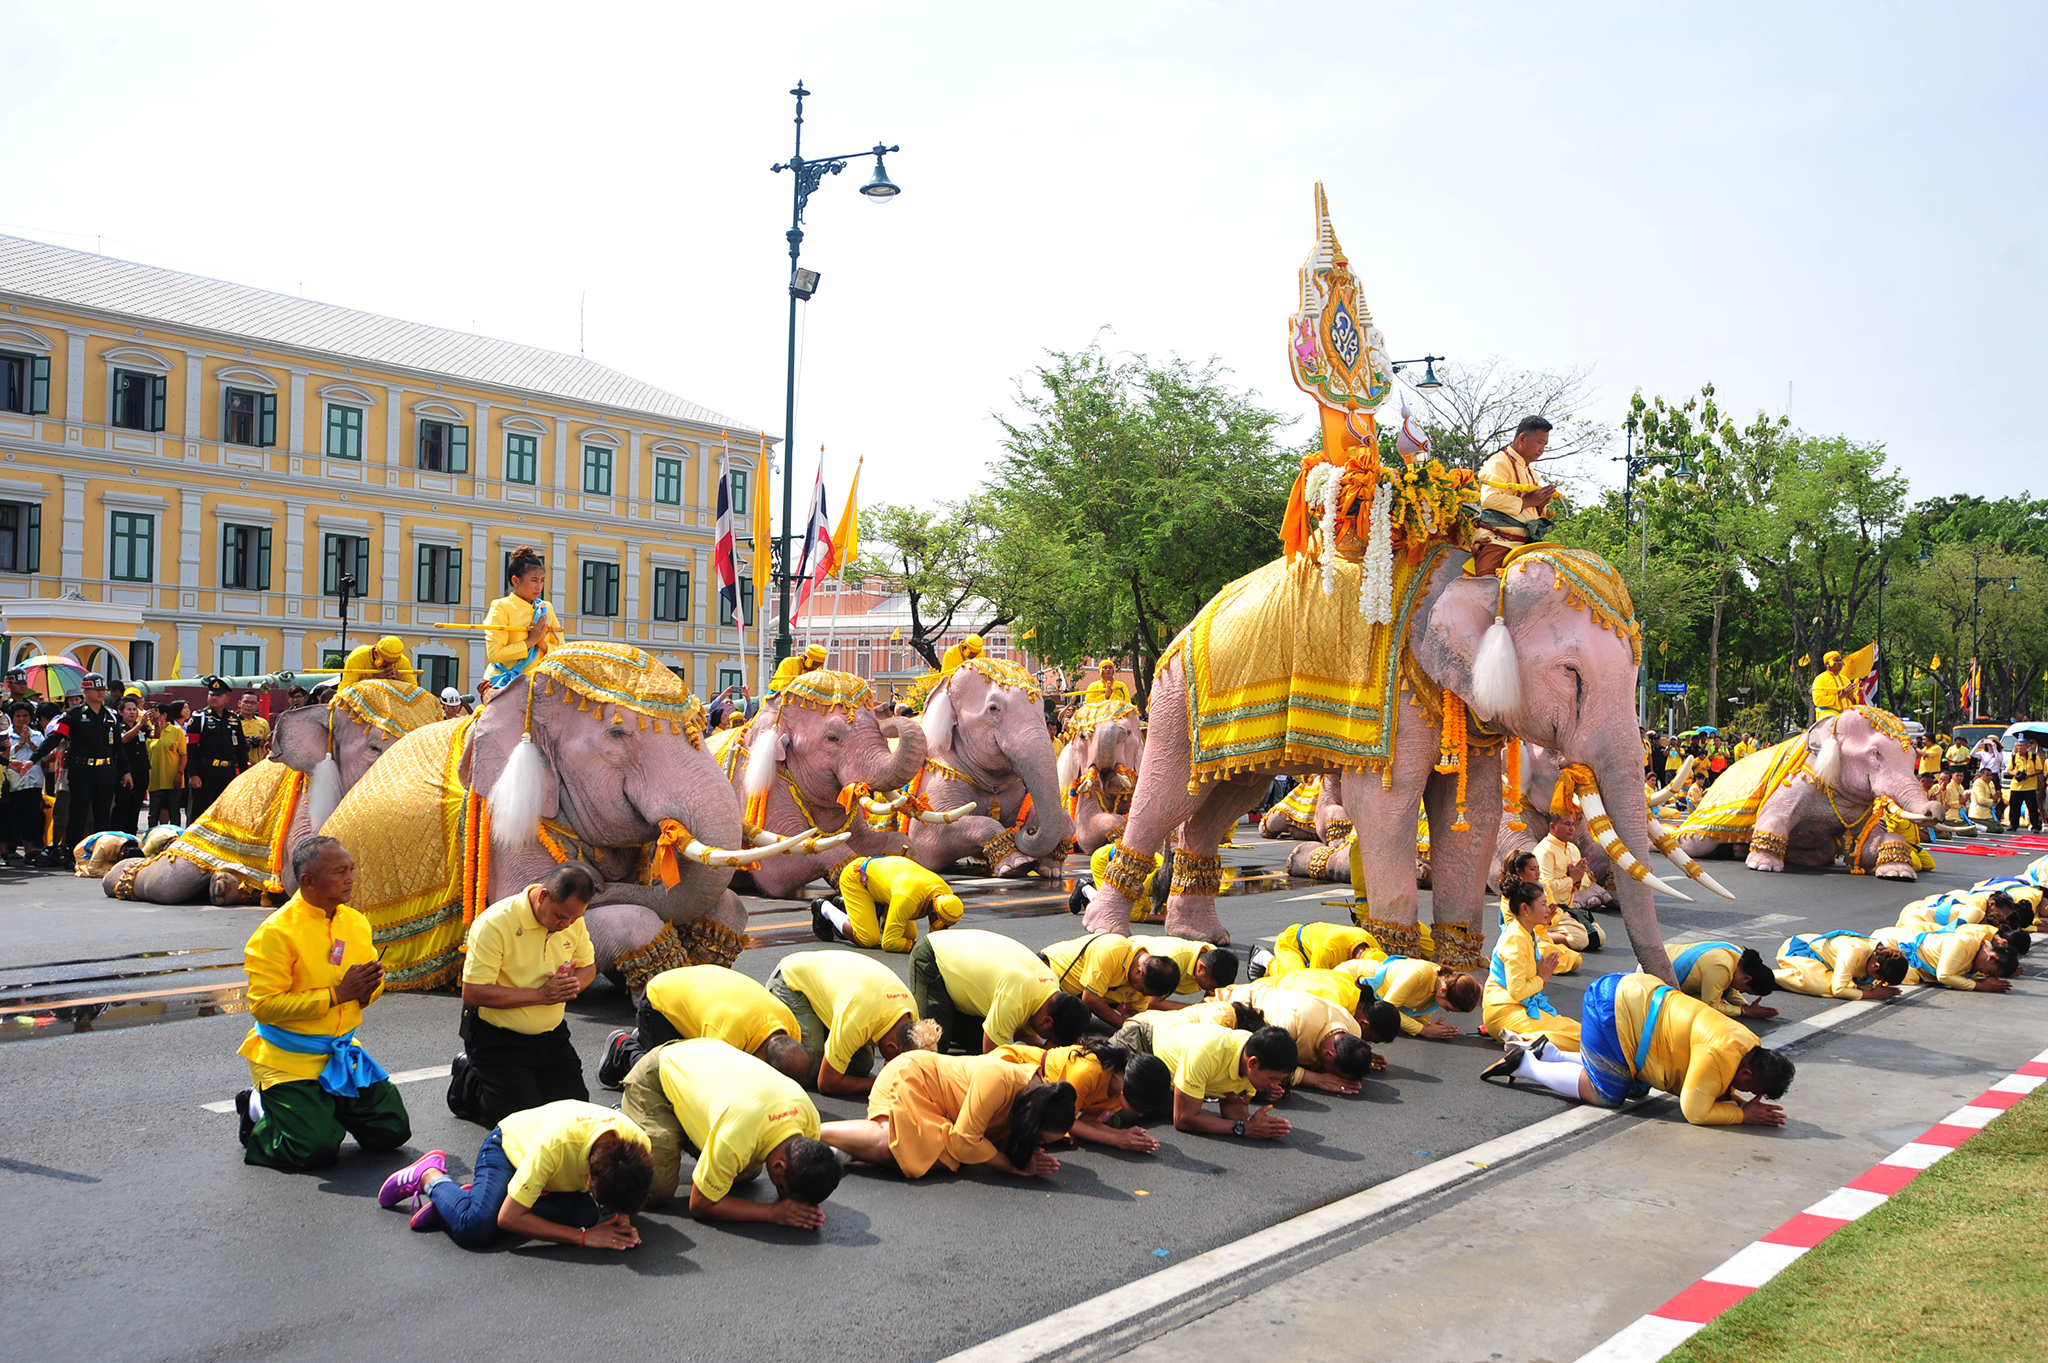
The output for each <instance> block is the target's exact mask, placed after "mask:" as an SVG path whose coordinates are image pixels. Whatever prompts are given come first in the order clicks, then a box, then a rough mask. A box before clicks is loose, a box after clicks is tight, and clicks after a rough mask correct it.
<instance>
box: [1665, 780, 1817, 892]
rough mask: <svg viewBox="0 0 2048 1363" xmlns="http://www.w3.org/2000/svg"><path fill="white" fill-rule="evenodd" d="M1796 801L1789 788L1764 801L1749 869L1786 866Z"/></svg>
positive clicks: (1753, 837)
mask: <svg viewBox="0 0 2048 1363" xmlns="http://www.w3.org/2000/svg"><path fill="white" fill-rule="evenodd" d="M1793 800H1794V795H1793V793H1792V790H1791V788H1789V787H1787V788H1785V789H1781V790H1779V791H1778V792H1777V793H1776V794H1774V795H1772V796H1771V798H1770V799H1768V800H1766V801H1764V804H1763V808H1761V809H1759V810H1758V811H1757V812H1756V827H1754V828H1752V829H1751V830H1750V834H1749V860H1748V862H1747V863H1746V864H1747V865H1748V866H1749V869H1750V870H1752V871H1782V870H1784V869H1785V853H1786V852H1787V851H1788V850H1789V849H1790V843H1791V838H1790V834H1791V832H1792V827H1793V824H1794V823H1795V822H1796V821H1797V817H1798V810H1797V808H1796V807H1795V806H1794V804H1793ZM1680 845H1681V846H1682V845H1683V844H1680Z"/></svg>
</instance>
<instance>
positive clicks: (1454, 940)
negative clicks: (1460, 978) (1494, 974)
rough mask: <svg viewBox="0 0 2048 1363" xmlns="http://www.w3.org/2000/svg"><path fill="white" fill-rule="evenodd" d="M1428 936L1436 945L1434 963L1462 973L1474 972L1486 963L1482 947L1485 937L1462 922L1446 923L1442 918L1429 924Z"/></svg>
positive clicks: (1484, 943)
mask: <svg viewBox="0 0 2048 1363" xmlns="http://www.w3.org/2000/svg"><path fill="white" fill-rule="evenodd" d="M1429 932H1430V937H1431V939H1432V941H1433V944H1434V945H1435V947H1436V963H1437V964H1438V965H1440V966H1445V967H1447V968H1449V969H1451V970H1456V971H1459V972H1461V973H1463V974H1467V975H1470V974H1474V973H1476V972H1477V971H1479V970H1480V969H1482V968H1483V967H1484V966H1485V964H1486V953H1485V951H1484V950H1483V948H1484V947H1485V945H1486V938H1485V937H1484V936H1483V935H1482V934H1480V933H1478V932H1475V931H1474V930H1472V929H1471V928H1468V927H1466V926H1465V925H1464V924H1463V923H1446V922H1444V921H1443V920H1442V919H1438V920H1437V921H1436V922H1434V923H1432V924H1430V928H1429Z"/></svg>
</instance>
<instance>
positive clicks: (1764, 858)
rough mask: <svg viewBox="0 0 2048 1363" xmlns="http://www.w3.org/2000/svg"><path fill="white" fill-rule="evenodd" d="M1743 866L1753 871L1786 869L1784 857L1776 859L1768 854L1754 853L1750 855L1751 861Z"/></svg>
mask: <svg viewBox="0 0 2048 1363" xmlns="http://www.w3.org/2000/svg"><path fill="white" fill-rule="evenodd" d="M1742 864H1743V865H1744V866H1747V867H1748V868H1749V869H1750V870H1752V871H1782V870H1784V869H1785V859H1784V858H1783V857H1774V856H1772V855H1771V854H1770V853H1768V852H1755V851H1752V852H1751V853H1750V854H1749V859H1748V860H1747V861H1745V862H1743V863H1742Z"/></svg>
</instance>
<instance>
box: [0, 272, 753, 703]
mask: <svg viewBox="0 0 2048 1363" xmlns="http://www.w3.org/2000/svg"><path fill="white" fill-rule="evenodd" d="M728 436H729V441H730V448H731V460H732V467H733V470H734V484H735V497H734V500H735V502H736V503H737V506H736V510H737V511H738V512H739V514H738V515H737V516H736V517H735V521H736V525H735V529H736V531H737V535H738V539H739V541H740V544H741V546H742V550H743V553H742V558H743V559H744V558H745V557H746V554H745V553H744V549H745V547H746V545H747V541H748V537H749V535H750V533H751V527H752V513H753V511H754V510H755V507H756V504H757V502H758V501H759V500H760V499H759V498H758V497H757V496H756V495H755V494H756V493H757V492H759V491H760V490H761V489H760V485H759V483H758V481H757V480H758V478H759V468H760V466H761V464H762V463H763V462H764V459H763V457H762V456H763V453H764V452H765V451H767V450H768V449H769V448H770V444H769V442H768V441H767V438H766V436H765V435H764V433H762V432H760V431H758V430H755V429H753V428H751V427H744V426H739V425H736V424H734V423H733V422H731V421H730V420H728V419H727V418H725V417H723V416H720V415H719V414H717V413H716V412H712V411H709V410H707V409H706V408H703V407H700V406H698V405H697V404H696V403H693V402H689V401H686V400H685V399H683V398H679V397H677V396H675V395H674V394H672V393H668V392H665V391H664V390H662V389H660V388H656V387H654V386H653V385H652V384H649V383H645V382H642V381H641V380H638V379H634V378H629V377H627V376H626V375H624V374H621V373H618V372H617V371H615V370H611V369H607V368H605V367H604V366H602V365H598V364H593V363H591V362H590V361H589V360H586V359H582V358H579V357H577V356H574V355H562V354H557V353H555V352H553V351H547V350H538V349H535V348H533V347H531V346H523V345H515V344H513V343H511V342H508V341H497V340H492V339H490V338H488V337H484V336H474V335H469V334H467V333H464V332H458V331H448V330H443V329H441V328H438V327H429V326H421V325H417V324H415V323H411V322H401V321H397V320H395V319H393V318H389V317H380V316H376V315H375V314H372V313H366V312H357V311H354V310H352V309H349V308H342V307H335V306H333V305H331V304H327V303H316V302H312V301H310V300H307V299H303V298H295V297H292V296H289V295H285V294H277V293H270V292H266V291H264V290H261V289H252V288H246V287H244V286H242V285H239V284H229V283H223V282H221V281H219V280H214V279H206V278H202V277H199V276H196V275H188V274H180V273H178V272H176V271H171V270H163V269H157V268H155V267H152V266H147V265H138V264H133V263H131V262H128V261H122V260H114V259H110V258H108V257H106V256H100V255H94V254H91V253H87V252H82V251H70V250H65V249H63V248H60V247H55V246H46V245H44V244H42V243H40V242H34V241H26V240H22V239H21V238H18V237H9V236H0V635H4V648H5V654H4V656H5V657H6V659H7V661H8V662H9V663H10V664H11V663H14V662H17V661H20V660H21V659H25V658H28V657H31V656H34V655H36V654H38V653H64V654H69V655H71V656H73V657H76V658H77V659H79V660H80V661H81V662H83V663H84V664H85V665H86V666H88V667H90V668H93V669H96V670H99V671H102V672H106V673H108V674H109V679H110V680H118V679H123V678H129V677H133V678H138V679H147V678H168V677H171V676H173V675H182V676H186V677H195V676H201V675H204V674H206V673H209V672H219V673H222V674H225V675H230V676H243V677H250V676H257V675H263V674H268V673H273V672H277V671H280V670H285V671H292V672H302V671H314V670H319V669H322V668H323V667H327V666H332V665H333V663H334V662H335V661H336V660H337V657H338V654H339V651H340V649H341V647H342V642H343V640H342V635H341V629H340V621H339V618H338V614H337V606H338V604H339V601H340V593H341V589H342V585H343V581H344V579H353V581H354V583H355V590H356V591H357V592H359V593H360V599H359V600H354V601H351V602H350V603H349V625H348V634H349V638H348V642H349V643H350V644H351V645H353V644H357V643H361V642H364V641H365V640H366V638H370V637H374V636H376V635H382V634H396V635H398V636H400V637H401V638H403V639H404V640H405V641H406V643H407V645H408V646H409V647H410V648H411V649H412V650H413V652H414V655H415V657H416V658H417V659H418V661H419V664H420V668H421V680H422V681H424V682H428V683H430V684H431V685H432V686H433V687H434V688H435V689H436V690H438V689H440V688H441V687H443V686H450V685H452V686H455V687H457V688H459V689H462V690H473V689H474V686H475V683H476V681H477V680H478V679H479V678H480V677H481V676H482V675H483V673H484V658H483V645H482V641H481V636H480V635H474V634H470V633H465V632H454V631H444V630H439V629H436V628H435V626H436V625H440V624H446V623H466V622H472V621H476V620H480V619H481V618H482V616H483V612H484V609H485V608H486V606H487V605H488V604H489V603H490V601H491V600H492V598H494V597H496V596H499V595H502V594H503V592H504V564H505V558H506V555H507V553H508V552H509V551H510V550H511V549H512V548H513V547H514V546H515V545H520V544H532V545H533V546H535V547H536V548H537V549H539V550H540V552H541V553H542V555H544V556H545V557H546V559H547V564H548V571H549V587H548V598H549V600H550V601H551V602H553V603H554V605H555V606H556V608H557V610H558V611H559V612H560V614H561V615H562V616H563V617H565V624H566V626H567V631H568V633H569V634H570V635H571V636H572V637H582V638H597V639H617V640H622V641H625V642H630V643H633V644H637V645H639V646H640V647H642V648H645V649H647V650H648V651H649V652H651V653H653V654H654V655H656V656H657V657H659V658H660V659H661V660H662V661H663V662H665V663H667V664H668V665H669V666H671V667H673V668H675V669H676V671H677V672H678V673H679V674H680V675H681V676H682V678H683V680H684V681H685V683H686V684H688V685H689V686H690V687H691V688H693V689H694V690H695V691H696V692H697V693H698V694H700V695H704V696H706V697H708V696H709V695H710V694H711V693H712V692H714V691H716V690H717V689H719V688H720V687H722V686H724V685H729V684H732V683H735V682H738V681H740V680H741V679H742V676H743V675H748V674H750V673H751V671H752V668H751V667H749V666H747V665H746V659H745V657H744V656H743V654H742V639H741V635H740V632H739V631H738V630H736V629H735V628H734V626H733V623H732V619H731V616H730V614H729V613H727V612H726V611H725V609H724V607H723V603H722V602H721V601H720V598H719V595H718V592H717V585H716V582H715V579H714V577H713V572H712V567H711V551H712V538H713V534H714V531H713V523H714V520H715V517H716V511H717V497H718V492H717V477H718V468H717V466H718V459H719V451H720V448H721V441H722V440H724V439H726V438H727V437H728ZM763 509H764V510H765V507H763ZM746 576H747V570H746V568H745V567H744V566H743V567H742V569H741V577H742V578H743V579H744V578H745V577H746ZM745 590H746V591H747V593H748V597H749V598H751V585H750V584H748V585H747V586H746V588H745ZM746 605H748V606H750V605H751V601H750V600H749V601H748V602H747V603H746ZM748 619H749V620H751V611H750V610H749V611H748ZM754 643H755V636H754V632H753V631H752V630H751V629H749V630H747V631H746V634H745V639H744V644H745V650H746V654H752V653H753V651H754V648H753V645H754ZM174 666H175V667H176V669H177V672H176V673H175V674H174V672H173V668H174Z"/></svg>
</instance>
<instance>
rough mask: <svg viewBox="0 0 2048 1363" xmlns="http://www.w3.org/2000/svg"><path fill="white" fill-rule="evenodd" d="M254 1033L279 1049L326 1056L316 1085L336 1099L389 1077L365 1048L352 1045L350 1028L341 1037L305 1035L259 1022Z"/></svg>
mask: <svg viewBox="0 0 2048 1363" xmlns="http://www.w3.org/2000/svg"><path fill="white" fill-rule="evenodd" d="M256 1035H258V1036H260V1037H262V1038H263V1039H264V1040H265V1041H267V1042H269V1043H270V1044H271V1045H273V1046H275V1047H277V1048H278V1049H279V1050H280V1051H290V1052H292V1053H293V1054H294V1055H324V1056H326V1057H327V1068H325V1069H323V1070H321V1071H320V1087H321V1088H323V1089H326V1090H327V1091H328V1092H329V1093H331V1094H333V1095H334V1096H335V1097H337V1098H353V1097H355V1096H356V1095H357V1094H359V1093H361V1092H362V1090H364V1089H366V1088H370V1087H371V1086H373V1085H376V1084H381V1083H383V1082H384V1081H385V1080H386V1079H389V1078H390V1077H391V1076H390V1074H389V1073H388V1072H387V1071H386V1070H385V1068H384V1067H383V1066H382V1065H380V1064H378V1063H377V1062H376V1060H375V1059H374V1058H372V1056H371V1055H370V1053H369V1052H368V1051H366V1050H364V1049H363V1048H362V1047H361V1046H358V1045H357V1044H356V1034H355V1031H354V1029H353V1028H351V1029H350V1030H349V1031H348V1032H346V1033H344V1034H343V1035H341V1036H307V1035H305V1034H304V1033H303V1032H287V1031H286V1030H285V1029H284V1028H282V1027H273V1026H271V1025H270V1024H269V1023H267V1022H259V1023H257V1024H256Z"/></svg>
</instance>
